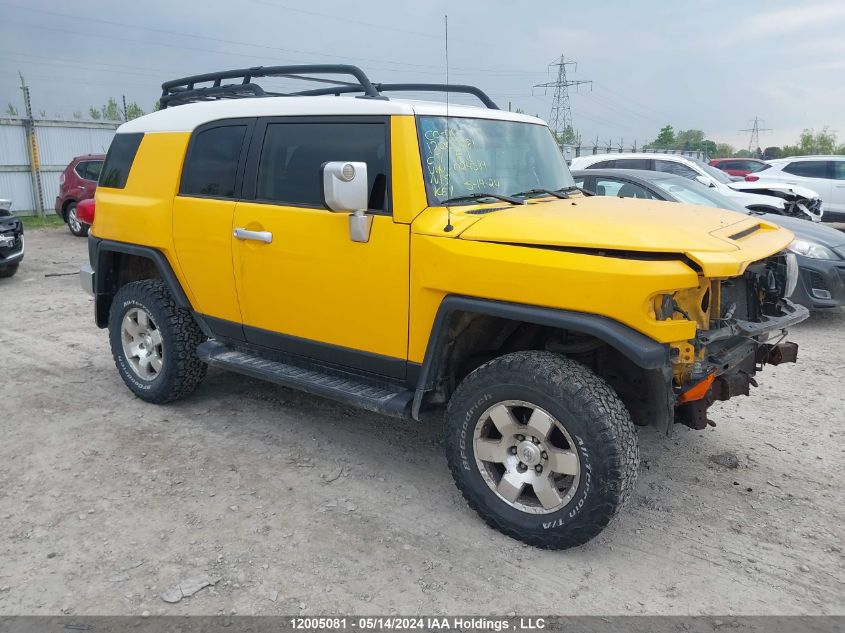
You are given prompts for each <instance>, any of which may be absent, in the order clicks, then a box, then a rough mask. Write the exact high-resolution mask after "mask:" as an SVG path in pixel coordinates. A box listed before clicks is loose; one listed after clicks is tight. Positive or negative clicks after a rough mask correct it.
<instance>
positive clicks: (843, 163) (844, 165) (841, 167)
mask: <svg viewBox="0 0 845 633" xmlns="http://www.w3.org/2000/svg"><path fill="white" fill-rule="evenodd" d="M833 177H834V178H835V179H836V180H845V160H836V161H833Z"/></svg>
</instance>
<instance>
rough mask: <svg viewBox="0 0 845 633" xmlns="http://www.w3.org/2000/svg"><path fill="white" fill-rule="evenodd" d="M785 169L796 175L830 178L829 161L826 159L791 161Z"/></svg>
mask: <svg viewBox="0 0 845 633" xmlns="http://www.w3.org/2000/svg"><path fill="white" fill-rule="evenodd" d="M783 170H784V171H785V172H786V173H788V174H792V175H794V176H803V177H804V178H828V177H829V176H828V175H827V173H828V172H827V161H825V160H799V161H795V162H793V163H789V164H788V165H787V166H786V167H784V168H783Z"/></svg>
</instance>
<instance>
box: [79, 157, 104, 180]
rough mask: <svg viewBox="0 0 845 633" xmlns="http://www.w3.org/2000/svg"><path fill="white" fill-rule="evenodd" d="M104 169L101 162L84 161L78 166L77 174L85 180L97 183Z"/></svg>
mask: <svg viewBox="0 0 845 633" xmlns="http://www.w3.org/2000/svg"><path fill="white" fill-rule="evenodd" d="M102 168H103V161H101V160H84V161H82V162H80V163H79V164H77V166H76V174H77V175H78V176H79V177H80V178H83V179H84V180H94V181H96V180H97V179H99V177H100V171H101V170H102Z"/></svg>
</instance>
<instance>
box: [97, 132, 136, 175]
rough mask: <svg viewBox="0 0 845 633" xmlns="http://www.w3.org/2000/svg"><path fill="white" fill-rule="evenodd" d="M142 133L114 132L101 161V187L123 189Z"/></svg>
mask: <svg viewBox="0 0 845 633" xmlns="http://www.w3.org/2000/svg"><path fill="white" fill-rule="evenodd" d="M142 138H144V135H143V134H140V133H138V134H115V135H114V138H113V139H112V142H111V145H110V146H109V153H108V154H106V162H105V163H103V173H102V174H101V176H102V178H100V186H101V187H110V188H112V189H123V188H124V187H125V186H126V181H127V180H128V179H129V170H130V169H131V168H132V163H133V161H134V160H135V154H137V153H138V147H139V146H140V145H141V139H142Z"/></svg>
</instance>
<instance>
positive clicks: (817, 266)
mask: <svg viewBox="0 0 845 633" xmlns="http://www.w3.org/2000/svg"><path fill="white" fill-rule="evenodd" d="M572 175H573V176H574V178H575V183H576V184H577V185H578V186H579V187H582V188H584V189H586V190H587V191H591V192H594V193H596V195H599V196H618V197H620V198H646V199H649V200H665V201H667V202H685V203H688V204H700V205H704V206H708V207H717V208H721V209H730V210H732V211H736V212H738V213H746V214H747V213H749V211H748V209H745V208H744V207H741V206H740V205H738V204H736V203H735V202H733V201H732V200H730V199H728V198H726V197H725V196H723V195H721V194H720V193H718V192H717V191H714V190H713V189H710V188H708V187H705V186H703V185H700V184H699V183H697V182H695V181H692V180H689V179H687V178H682V177H681V176H674V175H672V174H667V173H663V172H656V171H641V170H633V169H589V170H581V171H573V172H572ZM760 217H762V218H764V219H766V220H768V221H769V222H772V223H773V224H778V225H780V226H782V227H784V228H787V229H789V230H790V231H792V232H793V233H794V234H795V241H794V242H792V244H790V246H789V250H791V251H792V252H793V253H795V254H796V256H797V258H798V265H799V267H800V269H801V275H800V276H799V280H798V286H797V287H796V289H795V292H794V293H793V295H792V300H793V301H794V302H795V303H800V304H801V305H804V306H806V307H807V308H810V309H811V310H820V309H824V308H837V307H839V306H842V305H845V233H842V232H841V231H837V230H836V229H834V228H832V227H829V226H826V225H823V224H816V223H814V222H807V221H806V220H800V219H797V218H791V217H786V216H782V215H775V214H771V213H764V214H760Z"/></svg>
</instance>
